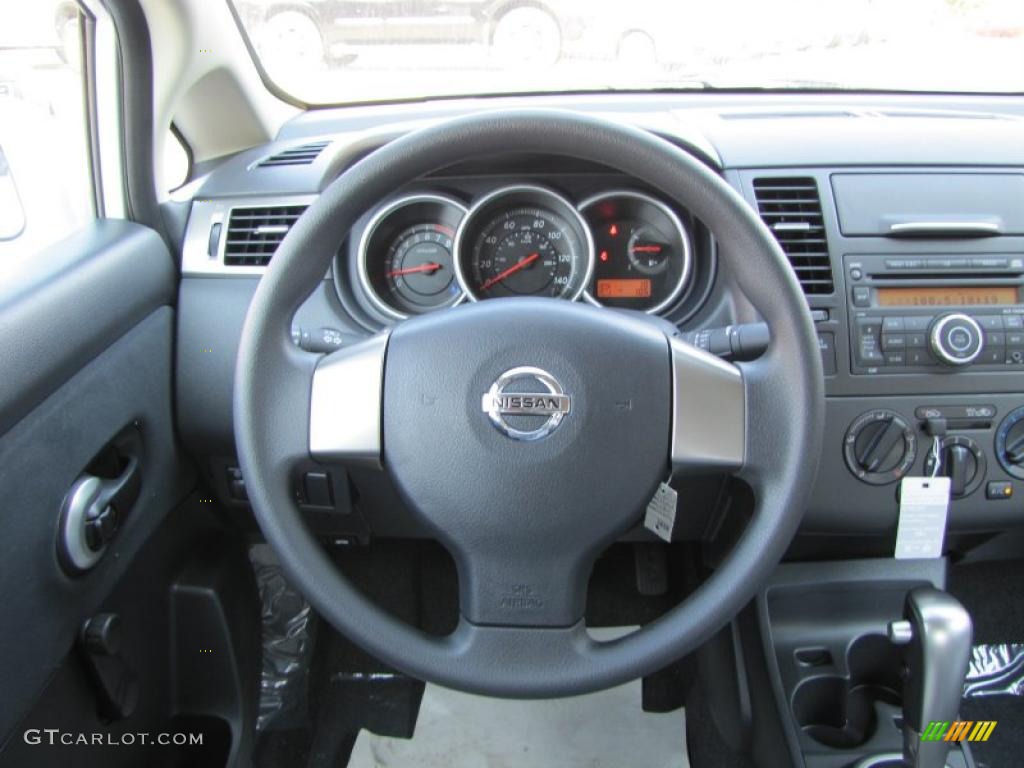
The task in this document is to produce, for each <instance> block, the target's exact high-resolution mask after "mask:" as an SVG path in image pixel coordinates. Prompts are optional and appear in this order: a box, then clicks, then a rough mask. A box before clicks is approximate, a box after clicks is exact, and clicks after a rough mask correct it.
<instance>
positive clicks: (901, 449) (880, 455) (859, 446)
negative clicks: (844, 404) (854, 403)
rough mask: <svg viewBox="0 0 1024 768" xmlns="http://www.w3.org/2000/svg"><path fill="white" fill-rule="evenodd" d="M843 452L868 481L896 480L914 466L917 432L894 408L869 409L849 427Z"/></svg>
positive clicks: (884, 481) (865, 480)
mask: <svg viewBox="0 0 1024 768" xmlns="http://www.w3.org/2000/svg"><path fill="white" fill-rule="evenodd" d="M843 454H844V456H845V457H846V465H847V466H848V467H849V468H850V471H851V472H853V474H854V475H856V476H857V478H858V479H860V480H862V481H864V482H865V483H868V484H870V485H886V484H888V483H895V482H896V481H897V480H899V479H901V478H902V477H904V476H905V475H906V474H907V472H909V471H910V468H911V467H912V466H913V465H914V458H915V456H916V455H917V435H916V434H915V433H914V430H913V429H912V428H911V427H910V425H909V424H908V423H907V422H906V420H904V419H903V417H902V416H900V415H899V414H897V413H895V412H894V411H888V410H878V411H868V412H867V413H865V414H863V415H861V416H860V417H858V418H857V420H856V421H854V422H853V424H851V425H850V428H849V429H848V430H847V432H846V439H845V440H844V442H843Z"/></svg>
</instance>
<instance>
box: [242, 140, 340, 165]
mask: <svg viewBox="0 0 1024 768" xmlns="http://www.w3.org/2000/svg"><path fill="white" fill-rule="evenodd" d="M330 143H331V142H329V141H314V142H311V143H309V144H303V145H302V146H301V147H292V148H291V149H286V150H284V151H283V152H278V153H277V154H276V155H271V156H270V157H268V158H266V159H265V160H260V162H259V167H260V168H273V167H274V166H277V165H309V164H310V163H312V162H313V161H314V160H316V159H317V157H318V156H319V155H320V153H321V152H323V151H324V149H325V148H326V147H327V145H328V144H330Z"/></svg>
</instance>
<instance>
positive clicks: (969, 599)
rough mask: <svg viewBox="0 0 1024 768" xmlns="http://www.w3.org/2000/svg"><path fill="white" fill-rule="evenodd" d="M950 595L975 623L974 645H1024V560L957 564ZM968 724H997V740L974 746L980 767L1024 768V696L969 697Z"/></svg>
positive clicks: (964, 712) (994, 736)
mask: <svg viewBox="0 0 1024 768" xmlns="http://www.w3.org/2000/svg"><path fill="white" fill-rule="evenodd" d="M949 591H950V592H951V593H952V594H953V595H955V596H956V597H957V598H958V599H959V600H960V601H961V602H962V603H963V604H964V606H966V608H967V610H968V611H969V612H970V614H971V618H972V619H973V620H974V642H975V643H976V644H981V643H986V644H987V643H1024V561H1020V560H1011V561H1006V560H1004V561H997V562H984V563H974V564H970V565H958V566H955V567H954V568H953V569H952V571H951V573H950V584H949ZM960 716H961V717H962V718H964V719H965V720H995V721H996V722H997V725H996V728H995V730H994V731H993V732H992V736H991V737H990V738H989V740H988V741H987V742H985V743H981V744H972V745H971V751H972V753H973V754H974V759H975V760H976V761H977V763H978V766H979V768H1014V767H1015V766H1022V765H1024V696H991V697H984V698H974V699H967V700H965V701H964V703H963V706H962V707H961V710H960Z"/></svg>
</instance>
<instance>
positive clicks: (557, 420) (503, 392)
mask: <svg viewBox="0 0 1024 768" xmlns="http://www.w3.org/2000/svg"><path fill="white" fill-rule="evenodd" d="M482 407H483V412H484V413H486V414H487V415H488V416H489V417H490V419H491V423H492V424H493V425H494V426H495V427H496V428H497V429H498V431H499V432H501V433H502V434H504V435H507V436H508V437H511V438H512V439H513V440H525V441H527V442H529V441H532V440H543V439H544V438H545V437H547V436H548V435H550V434H551V433H552V432H554V431H555V430H556V429H557V428H558V425H559V424H561V423H562V419H563V418H564V417H565V416H566V414H568V413H569V411H570V409H571V407H572V398H571V397H570V396H569V395H567V394H566V393H565V390H564V389H562V385H561V384H560V383H559V382H558V379H556V378H555V377H554V376H552V375H551V374H550V373H548V372H547V371H544V370H541V369H540V368H532V367H530V366H520V367H519V368H512V369H510V370H508V371H505V372H504V373H503V374H501V376H499V377H498V379H497V381H495V382H494V384H492V385H491V388H490V389H489V390H488V391H487V394H485V395H484V398H483V403H482Z"/></svg>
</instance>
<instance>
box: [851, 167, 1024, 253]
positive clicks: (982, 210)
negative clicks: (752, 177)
mask: <svg viewBox="0 0 1024 768" xmlns="http://www.w3.org/2000/svg"><path fill="white" fill-rule="evenodd" d="M832 188H833V190H834V194H835V198H836V207H837V209H838V212H839V229H840V231H841V232H842V233H843V234H844V235H846V236H848V237H849V236H857V235H874V236H894V235H895V236H899V234H900V232H901V231H907V230H905V229H904V230H901V229H900V227H908V226H911V225H915V226H916V225H920V227H921V229H922V230H924V231H925V232H927V231H928V227H931V228H932V232H933V234H934V231H935V228H939V229H941V228H942V227H946V226H951V227H956V226H963V227H965V228H969V227H971V226H974V225H981V226H982V227H986V226H990V227H992V232H993V233H994V234H999V235H1024V173H1021V172H1018V173H976V172H970V171H961V172H958V173H951V172H937V173H913V172H903V173H836V174H833V175H832ZM982 231H984V229H983V230H982ZM910 232H911V233H912V232H913V230H910Z"/></svg>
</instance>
